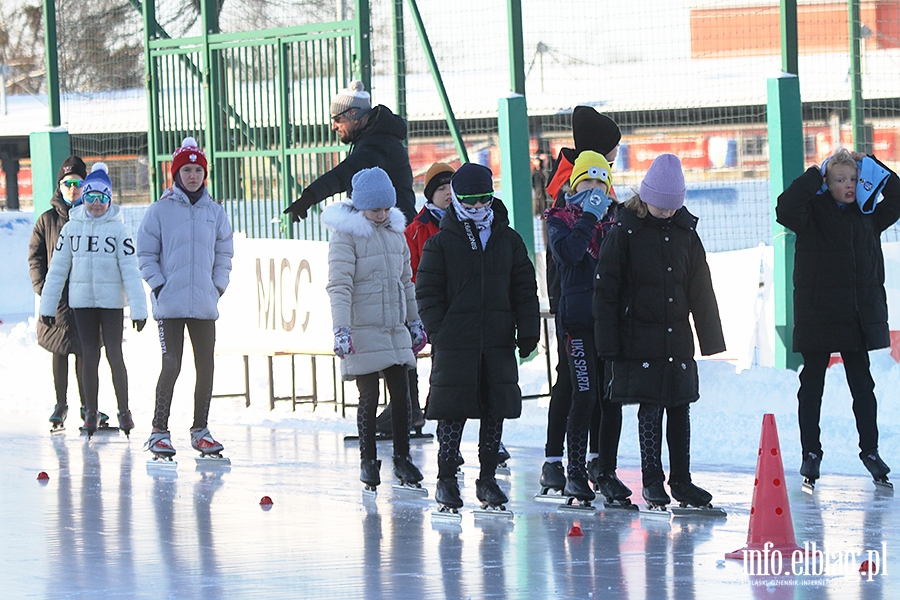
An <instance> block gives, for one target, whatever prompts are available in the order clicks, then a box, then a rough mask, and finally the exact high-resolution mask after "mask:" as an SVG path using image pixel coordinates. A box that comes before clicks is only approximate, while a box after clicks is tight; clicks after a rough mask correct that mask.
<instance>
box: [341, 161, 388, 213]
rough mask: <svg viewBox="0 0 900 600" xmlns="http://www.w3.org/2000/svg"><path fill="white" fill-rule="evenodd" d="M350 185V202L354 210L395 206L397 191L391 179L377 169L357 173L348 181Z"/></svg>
mask: <svg viewBox="0 0 900 600" xmlns="http://www.w3.org/2000/svg"><path fill="white" fill-rule="evenodd" d="M350 185H351V187H352V188H353V189H352V190H351V192H350V202H352V203H353V208H355V209H356V210H375V209H376V208H391V207H392V206H394V205H395V204H397V191H396V190H395V189H394V184H392V183H391V178H390V177H388V174H387V173H385V172H384V171H383V170H382V169H380V168H378V167H373V168H371V169H363V170H362V171H359V172H358V173H357V174H356V175H354V176H353V179H351V180H350Z"/></svg>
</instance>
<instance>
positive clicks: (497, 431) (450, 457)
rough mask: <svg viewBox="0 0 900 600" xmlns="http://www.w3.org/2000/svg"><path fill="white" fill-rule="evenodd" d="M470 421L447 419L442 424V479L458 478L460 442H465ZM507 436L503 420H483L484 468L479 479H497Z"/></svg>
mask: <svg viewBox="0 0 900 600" xmlns="http://www.w3.org/2000/svg"><path fill="white" fill-rule="evenodd" d="M465 426H466V419H444V420H442V421H438V425H437V438H438V443H439V444H440V449H439V450H438V479H445V478H448V477H454V476H455V475H456V469H457V467H458V466H459V465H457V463H456V459H457V457H458V456H459V443H460V441H461V440H462V433H463V429H464V428H465ZM502 437H503V419H498V418H496V417H482V418H481V429H479V430H478V461H479V463H480V465H481V470H480V471H479V474H478V477H479V478H480V479H493V478H494V475H495V473H496V471H497V452H499V451H500V438H502Z"/></svg>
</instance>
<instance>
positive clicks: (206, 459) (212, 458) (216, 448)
mask: <svg viewBox="0 0 900 600" xmlns="http://www.w3.org/2000/svg"><path fill="white" fill-rule="evenodd" d="M191 447H192V448H193V449H194V450H196V451H197V452H199V453H200V456H197V457H195V460H196V461H197V464H198V465H230V464H231V459H229V458H225V457H224V456H222V450H224V449H225V446H223V445H222V444H220V443H219V442H217V441H216V440H215V439H213V436H212V434H211V433H210V432H209V429H207V428H206V427H202V428H200V429H191Z"/></svg>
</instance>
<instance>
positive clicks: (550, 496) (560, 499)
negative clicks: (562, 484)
mask: <svg viewBox="0 0 900 600" xmlns="http://www.w3.org/2000/svg"><path fill="white" fill-rule="evenodd" d="M534 501H535V502H543V503H545V504H566V503H567V502H568V501H569V496H564V495H563V493H562V490H554V489H552V488H548V489H546V490H542V491H541V492H540V493H539V494H535V495H534Z"/></svg>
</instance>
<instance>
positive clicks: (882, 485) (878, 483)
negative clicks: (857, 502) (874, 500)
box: [874, 477, 894, 492]
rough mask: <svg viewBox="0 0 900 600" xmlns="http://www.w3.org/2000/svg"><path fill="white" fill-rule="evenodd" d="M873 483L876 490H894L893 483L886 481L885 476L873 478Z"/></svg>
mask: <svg viewBox="0 0 900 600" xmlns="http://www.w3.org/2000/svg"><path fill="white" fill-rule="evenodd" d="M874 483H875V489H876V490H880V491H885V490H887V491H891V492H893V491H894V484H893V483H891V482H890V481H888V478H887V477H885V478H884V479H875V480H874Z"/></svg>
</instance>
